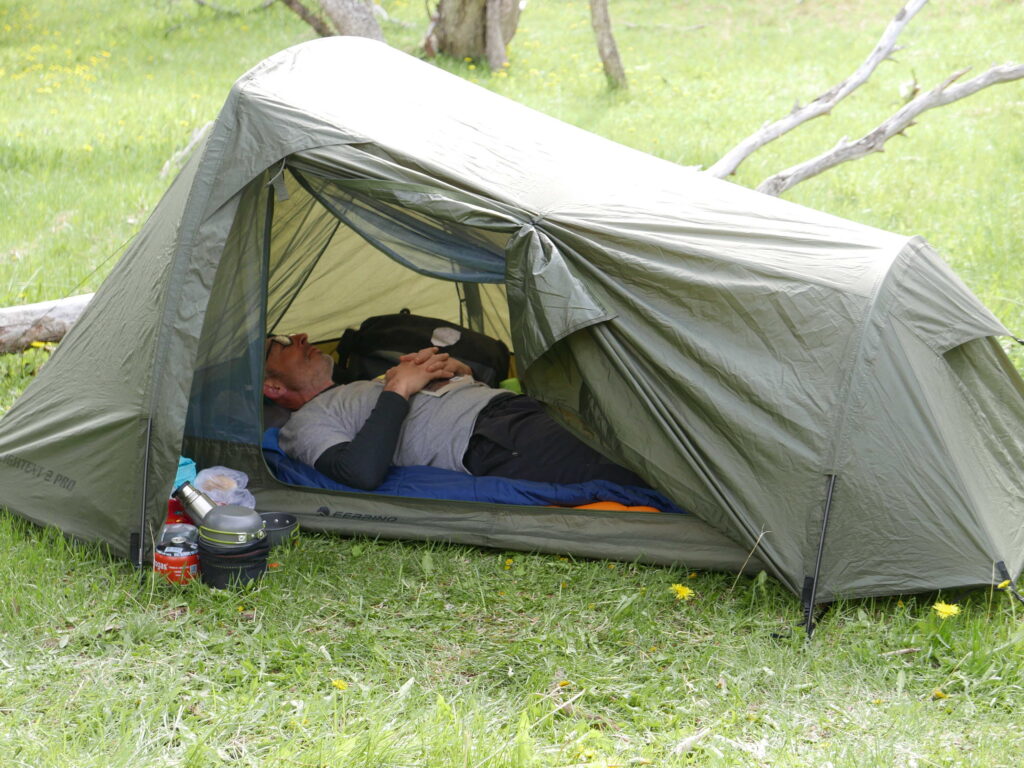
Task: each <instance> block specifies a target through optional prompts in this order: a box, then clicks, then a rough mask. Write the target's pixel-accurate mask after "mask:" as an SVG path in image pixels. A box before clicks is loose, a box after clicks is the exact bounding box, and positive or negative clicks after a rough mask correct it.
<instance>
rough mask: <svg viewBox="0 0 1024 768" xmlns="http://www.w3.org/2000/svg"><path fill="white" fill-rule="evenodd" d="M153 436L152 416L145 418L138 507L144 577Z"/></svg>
mask: <svg viewBox="0 0 1024 768" xmlns="http://www.w3.org/2000/svg"><path fill="white" fill-rule="evenodd" d="M152 435H153V416H152V415H150V416H148V417H147V418H146V450H145V451H144V452H143V454H142V503H141V504H140V505H139V550H138V554H137V556H136V557H137V559H138V562H137V563H136V565H137V566H138V569H139V571H140V572H141V573H142V577H143V578H145V576H146V569H145V568H143V564H144V562H145V560H144V557H145V554H146V499H147V498H148V497H149V444H150V443H149V441H150V438H151V437H152Z"/></svg>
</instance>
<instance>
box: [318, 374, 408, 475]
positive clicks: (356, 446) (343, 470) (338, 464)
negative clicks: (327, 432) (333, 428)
mask: <svg viewBox="0 0 1024 768" xmlns="http://www.w3.org/2000/svg"><path fill="white" fill-rule="evenodd" d="M408 413H409V401H408V400H406V399H405V398H404V397H402V396H401V395H399V394H397V393H396V392H381V393H380V397H379V398H378V399H377V404H376V405H375V406H374V408H373V410H372V411H371V412H370V415H369V416H368V417H367V419H366V421H365V422H364V423H363V426H362V427H360V428H359V432H357V433H356V436H355V437H354V438H352V441H351V442H348V443H337V444H335V445H332V446H331V447H330V448H328V449H327V450H326V451H324V452H323V453H321V454H320V457H319V458H318V459H317V460H316V463H315V464H314V465H313V466H314V467H315V468H316V470H317V471H318V472H322V473H323V474H325V475H327V476H328V477H329V478H331V479H332V480H336V481H337V482H339V483H344V484H345V485H350V486H352V487H353V488H359V489H361V490H364V491H372V490H373V489H374V488H376V487H377V486H378V485H380V484H381V483H382V482H384V478H385V477H386V476H387V473H388V468H389V467H390V466H391V460H392V458H393V457H394V455H395V448H397V446H398V436H399V434H400V433H401V431H402V423H403V422H404V421H405V417H406V414H408Z"/></svg>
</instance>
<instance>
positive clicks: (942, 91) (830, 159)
mask: <svg viewBox="0 0 1024 768" xmlns="http://www.w3.org/2000/svg"><path fill="white" fill-rule="evenodd" d="M966 72H967V70H966V69H963V70H960V71H959V72H957V73H955V74H953V75H951V76H950V77H948V78H946V80H945V81H944V82H942V83H941V84H939V85H938V86H936V87H935V88H932V89H931V90H930V91H928V92H926V93H922V94H921V95H920V96H918V97H917V98H916V99H914V100H913V101H910V102H908V103H907V104H905V105H904V106H903V107H902V108H901V109H900V110H898V111H897V112H896V113H895V114H894V115H893V116H892V117H890V118H889V119H887V120H886V121H885V122H883V123H882V124H881V125H879V126H878V127H877V128H875V129H874V130H873V131H871V132H870V133H867V134H865V135H864V136H862V137H861V138H859V139H857V140H856V141H847V140H846V139H843V140H841V141H840V142H839V144H837V145H836V146H835V147H834V148H833V149H831V150H829V151H828V152H825V153H823V154H821V155H818V157H815V158H812V159H810V160H807V161H805V162H803V163H798V164H797V165H794V166H792V167H790V168H787V169H786V170H784V171H781V172H779V173H777V174H775V175H774V176H769V177H768V178H767V179H765V180H764V181H763V182H761V184H760V186H758V188H757V191H758V192H764V193H765V194H769V195H780V194H782V193H783V192H785V191H786V190H787V189H789V188H790V187H792V186H794V185H795V184H799V183H800V182H801V181H804V180H806V179H809V178H811V177H812V176H817V175H818V174H819V173H822V172H823V171H827V170H828V169H829V168H834V167H835V166H837V165H839V164H840V163H845V162H846V161H848V160H857V159H859V158H861V157H864V156H866V155H870V154H871V153H873V152H881V151H883V150H882V147H883V145H884V144H885V142H887V141H888V140H889V139H891V138H892V137H893V136H896V135H897V134H902V133H903V132H904V131H905V130H907V129H908V128H910V127H911V126H913V125H915V122H914V118H915V117H917V116H918V115H920V114H921V113H922V112H925V111H927V110H929V109H934V108H935V107H942V106H945V105H946V104H951V103H952V102H954V101H958V100H960V99H963V98H966V97H967V96H970V95H972V94H974V93H977V92H978V91H980V90H981V89H982V88H987V87H988V86H990V85H997V84H998V83H1008V82H1010V81H1012V80H1019V79H1021V78H1024V64H1003V65H1001V66H998V67H992V68H991V69H989V70H988V71H987V72H985V73H984V74H981V75H978V76H977V77H975V78H973V79H972V80H968V81H966V82H963V83H959V84H957V85H953V83H954V82H955V81H956V80H958V79H960V77H962V76H963V75H964V74H965V73H966Z"/></svg>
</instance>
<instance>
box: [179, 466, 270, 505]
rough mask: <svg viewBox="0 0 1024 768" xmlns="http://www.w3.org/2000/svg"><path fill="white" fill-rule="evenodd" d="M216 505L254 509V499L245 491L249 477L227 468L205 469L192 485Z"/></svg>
mask: <svg viewBox="0 0 1024 768" xmlns="http://www.w3.org/2000/svg"><path fill="white" fill-rule="evenodd" d="M192 484H193V485H194V486H195V487H196V488H198V489H199V490H200V491H202V492H203V493H205V494H206V495H207V496H209V497H210V499H211V500H212V501H214V502H216V503H217V504H236V505H238V506H240V507H248V508H249V509H256V497H255V496H253V495H252V493H251V492H249V491H247V490H246V488H245V486H246V485H248V484H249V476H248V475H247V474H245V472H239V471H238V470H237V469H230V468H228V467H207V468H206V469H204V470H201V471H200V472H199V474H197V475H196V479H195V480H194V481H193V483H192Z"/></svg>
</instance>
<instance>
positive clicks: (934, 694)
mask: <svg viewBox="0 0 1024 768" xmlns="http://www.w3.org/2000/svg"><path fill="white" fill-rule="evenodd" d="M932 698H933V699H948V698H949V696H948V695H947V694H945V693H943V692H942V689H941V688H936V689H935V690H934V691H932Z"/></svg>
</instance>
